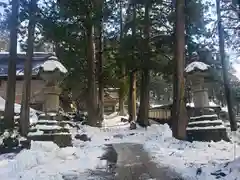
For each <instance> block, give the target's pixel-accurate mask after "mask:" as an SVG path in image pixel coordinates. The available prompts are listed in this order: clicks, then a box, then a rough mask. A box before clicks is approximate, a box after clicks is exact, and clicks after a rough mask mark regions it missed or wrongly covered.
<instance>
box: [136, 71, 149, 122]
mask: <svg viewBox="0 0 240 180" xmlns="http://www.w3.org/2000/svg"><path fill="white" fill-rule="evenodd" d="M149 82H150V75H149V70H148V69H144V70H142V79H141V92H140V95H141V96H140V107H139V114H138V118H137V121H138V124H139V125H140V126H143V127H146V126H149V120H148V110H149Z"/></svg>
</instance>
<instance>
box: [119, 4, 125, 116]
mask: <svg viewBox="0 0 240 180" xmlns="http://www.w3.org/2000/svg"><path fill="white" fill-rule="evenodd" d="M122 18H123V17H122V0H120V56H121V54H122V46H121V42H122V39H123V19H122ZM120 61H121V62H120V71H121V72H120V76H121V79H120V85H119V115H120V116H124V115H125V112H124V102H125V94H126V93H125V86H126V77H125V76H126V69H125V62H124V61H123V59H122V58H121V59H120Z"/></svg>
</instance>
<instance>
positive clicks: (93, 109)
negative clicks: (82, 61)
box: [86, 16, 100, 126]
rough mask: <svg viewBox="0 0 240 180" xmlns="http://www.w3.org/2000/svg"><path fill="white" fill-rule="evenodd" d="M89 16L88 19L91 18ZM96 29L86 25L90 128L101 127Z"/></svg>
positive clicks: (90, 23) (89, 23) (88, 24)
mask: <svg viewBox="0 0 240 180" xmlns="http://www.w3.org/2000/svg"><path fill="white" fill-rule="evenodd" d="M90 17H91V16H89V17H88V18H90ZM93 33H94V27H93V24H92V22H88V23H87V25H86V40H87V42H86V44H87V48H86V51H87V66H88V72H87V76H88V81H87V85H88V91H87V94H88V97H87V112H88V124H89V125H90V126H97V125H99V120H100V119H99V117H98V111H97V88H96V74H95V71H96V63H95V47H94V37H93Z"/></svg>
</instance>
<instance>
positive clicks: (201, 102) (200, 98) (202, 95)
mask: <svg viewBox="0 0 240 180" xmlns="http://www.w3.org/2000/svg"><path fill="white" fill-rule="evenodd" d="M193 102H194V105H195V108H204V107H209V98H208V90H207V89H198V90H194V92H193Z"/></svg>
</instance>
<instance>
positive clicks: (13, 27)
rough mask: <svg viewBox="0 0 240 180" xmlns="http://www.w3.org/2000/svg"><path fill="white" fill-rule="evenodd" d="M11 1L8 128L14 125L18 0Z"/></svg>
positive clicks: (6, 113) (6, 107)
mask: <svg viewBox="0 0 240 180" xmlns="http://www.w3.org/2000/svg"><path fill="white" fill-rule="evenodd" d="M11 3H12V15H11V19H10V20H11V21H10V52H9V62H8V84H7V89H6V93H7V94H6V102H5V111H4V124H5V128H10V129H11V128H13V127H14V103H15V92H16V59H17V34H18V17H19V0H13V1H12V2H11Z"/></svg>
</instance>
